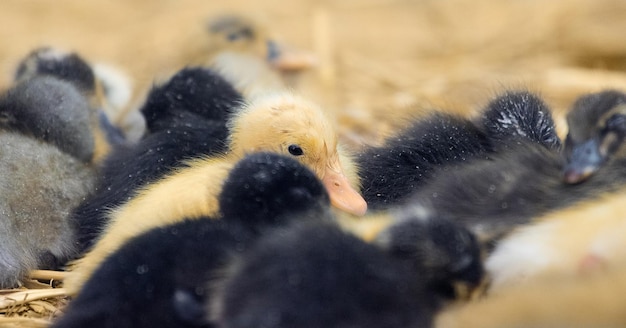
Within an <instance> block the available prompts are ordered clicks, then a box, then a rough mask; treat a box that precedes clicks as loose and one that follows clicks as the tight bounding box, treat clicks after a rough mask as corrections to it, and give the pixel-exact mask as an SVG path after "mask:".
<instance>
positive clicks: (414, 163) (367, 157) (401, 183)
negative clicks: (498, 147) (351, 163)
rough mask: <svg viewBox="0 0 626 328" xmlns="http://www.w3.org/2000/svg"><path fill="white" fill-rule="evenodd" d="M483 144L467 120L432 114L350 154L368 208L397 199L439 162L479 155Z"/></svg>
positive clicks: (484, 149)
mask: <svg viewBox="0 0 626 328" xmlns="http://www.w3.org/2000/svg"><path fill="white" fill-rule="evenodd" d="M488 150H489V144H488V142H487V138H486V137H485V135H484V133H483V132H482V131H481V130H480V129H478V128H477V127H476V126H475V125H474V124H472V123H471V122H470V121H469V120H467V119H464V118H461V117H457V116H453V115H448V114H444V113H433V114H431V115H430V116H427V117H425V118H422V119H420V120H418V121H416V122H414V123H413V124H412V125H411V126H410V127H408V128H407V129H405V130H403V131H402V132H400V133H398V134H397V135H396V136H394V137H390V138H389V139H387V141H386V143H385V144H384V145H383V146H380V147H371V148H366V149H365V150H364V151H363V152H361V153H359V154H358V155H357V157H356V161H357V165H358V167H359V177H360V179H361V186H362V187H361V192H362V194H363V198H365V200H366V201H367V203H368V207H369V209H370V210H380V209H385V208H388V207H390V206H391V205H394V204H397V203H399V202H401V201H402V200H403V199H405V198H406V197H407V196H408V195H409V194H411V192H413V191H414V190H417V189H418V188H419V187H420V186H421V185H422V184H423V183H424V182H425V181H427V180H428V179H430V177H431V176H432V174H433V172H434V171H436V170H437V169H438V168H440V167H443V166H445V165H449V164H453V163H459V162H465V161H467V160H470V159H472V158H484V157H486V153H487V152H488Z"/></svg>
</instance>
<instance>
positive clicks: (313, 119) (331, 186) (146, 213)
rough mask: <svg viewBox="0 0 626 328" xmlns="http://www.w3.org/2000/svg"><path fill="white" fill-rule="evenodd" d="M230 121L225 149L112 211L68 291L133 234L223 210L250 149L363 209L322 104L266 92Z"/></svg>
mask: <svg viewBox="0 0 626 328" xmlns="http://www.w3.org/2000/svg"><path fill="white" fill-rule="evenodd" d="M229 128H230V140H229V145H230V146H229V149H230V150H229V152H228V153H227V154H225V155H223V156H220V157H216V158H198V159H194V160H191V161H189V162H188V165H187V167H184V168H181V169H179V170H178V171H177V172H174V173H172V174H171V175H169V176H167V177H165V178H163V179H162V180H160V181H158V182H156V183H154V184H152V185H149V186H147V187H146V188H145V189H143V190H142V191H139V192H138V194H137V195H136V196H135V197H134V198H133V199H131V200H130V201H129V202H127V203H126V204H124V205H122V206H120V207H119V208H117V209H114V210H113V211H112V212H111V213H110V215H109V217H110V222H109V224H108V225H107V227H106V228H105V231H104V233H103V235H102V237H101V238H100V240H98V242H97V243H96V244H95V246H94V248H93V249H92V250H91V251H90V252H89V253H87V254H86V255H85V257H83V258H82V259H79V260H77V261H76V262H75V263H74V264H73V267H72V269H73V270H72V273H71V274H70V275H69V277H68V278H67V280H66V281H65V286H66V287H67V288H68V290H69V291H70V293H72V294H75V293H77V292H78V291H79V290H80V288H81V286H82V284H83V283H84V282H85V281H86V280H87V279H88V278H89V276H90V275H91V274H92V272H93V271H94V270H95V269H96V268H97V267H98V266H99V265H100V263H101V262H102V261H103V260H104V259H105V258H106V257H108V256H109V255H110V254H111V253H112V252H114V251H115V250H117V249H118V248H119V247H120V245H122V244H123V243H124V242H125V241H127V240H128V239H130V238H132V237H133V236H136V235H138V234H140V233H142V232H145V231H147V230H149V229H151V228H154V227H157V226H163V225H167V224H171V223H174V222H177V221H180V220H181V219H182V218H198V217H201V216H211V217H214V216H216V215H218V213H219V208H218V201H217V196H218V194H219V192H220V190H221V187H222V182H223V181H224V179H225V178H226V176H227V174H228V172H229V170H230V169H231V168H232V167H233V166H234V164H235V163H236V162H237V161H238V160H239V159H241V158H242V157H243V156H244V155H245V154H247V153H251V152H258V151H271V152H276V153H282V154H289V155H291V156H294V157H295V158H297V159H298V160H299V161H300V162H301V163H302V164H304V165H305V166H307V167H309V168H310V169H311V170H313V172H315V174H316V175H317V176H318V177H319V178H320V179H321V180H322V181H323V183H324V185H325V186H326V188H327V190H328V193H329V196H330V199H331V203H332V205H333V206H335V207H336V208H338V209H340V210H343V211H346V212H349V213H351V214H355V215H363V214H365V212H366V210H367V204H366V203H365V200H363V198H362V197H361V195H360V194H359V193H358V192H357V191H356V189H358V177H357V174H356V170H355V168H354V167H353V166H352V164H351V161H350V160H349V159H348V157H347V156H346V155H344V154H343V153H342V151H341V149H340V148H339V147H338V145H337V135H336V132H335V129H334V128H333V126H332V125H331V123H330V122H329V121H328V120H327V118H326V116H325V115H324V113H323V111H322V110H321V109H320V108H319V107H318V106H317V105H315V104H313V103H311V102H308V101H306V100H305V99H303V98H300V97H298V96H295V95H293V94H286V93H279V94H270V95H265V96H263V97H259V98H256V99H254V100H252V101H251V103H250V104H248V105H246V106H243V107H242V108H241V109H240V110H239V111H238V112H237V115H236V116H235V117H234V118H233V119H231V121H230V122H229Z"/></svg>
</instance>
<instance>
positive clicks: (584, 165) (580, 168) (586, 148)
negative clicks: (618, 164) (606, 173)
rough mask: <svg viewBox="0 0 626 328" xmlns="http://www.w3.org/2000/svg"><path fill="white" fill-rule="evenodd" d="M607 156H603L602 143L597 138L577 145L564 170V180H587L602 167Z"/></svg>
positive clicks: (572, 181)
mask: <svg viewBox="0 0 626 328" xmlns="http://www.w3.org/2000/svg"><path fill="white" fill-rule="evenodd" d="M605 158H606V156H603V155H602V153H601V151H600V143H599V142H598V140H596V139H592V140H588V141H586V142H584V143H582V144H580V145H577V146H575V147H574V149H573V150H572V155H571V158H570V159H569V161H568V163H567V164H566V165H565V169H564V170H563V180H564V181H565V182H566V183H569V184H576V183H580V182H583V181H585V180H586V179H587V178H589V176H591V175H592V174H593V173H595V172H596V171H597V170H598V169H600V166H601V165H602V163H604V160H605Z"/></svg>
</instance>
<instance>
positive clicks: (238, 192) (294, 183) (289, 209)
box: [219, 153, 330, 232]
mask: <svg viewBox="0 0 626 328" xmlns="http://www.w3.org/2000/svg"><path fill="white" fill-rule="evenodd" d="M241 186H244V188H242V187H241ZM267 195H272V199H271V201H267V199H266V198H267ZM242 200H246V201H242ZM219 205H220V212H221V213H222V216H223V217H224V220H232V219H236V220H238V221H241V222H242V223H243V224H245V225H246V226H248V227H250V228H252V229H253V230H255V231H258V232H262V231H263V230H264V229H266V228H268V227H275V226H281V225H285V224H287V223H288V222H289V221H291V220H292V219H293V217H292V215H293V213H300V214H299V220H304V219H312V220H314V221H317V220H318V219H319V218H318V217H319V216H326V215H328V214H329V213H326V212H327V211H329V206H330V199H329V197H328V193H327V191H326V188H325V187H324V185H323V184H322V183H320V180H319V179H318V178H317V176H316V175H315V174H313V173H312V172H311V171H310V170H309V169H308V168H306V167H305V166H303V165H302V164H300V163H299V162H297V161H296V160H293V159H292V158H289V157H285V156H282V155H277V154H273V153H257V154H251V155H248V156H247V157H246V158H245V160H241V161H239V162H238V163H237V165H235V167H234V168H233V171H232V173H231V174H229V178H228V180H227V181H226V182H225V183H224V187H223V188H222V192H221V193H220V197H219ZM321 214H323V215H321Z"/></svg>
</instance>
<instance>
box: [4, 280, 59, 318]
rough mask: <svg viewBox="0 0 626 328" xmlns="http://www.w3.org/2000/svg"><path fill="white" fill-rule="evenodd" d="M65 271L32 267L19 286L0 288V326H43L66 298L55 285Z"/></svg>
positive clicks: (56, 312)
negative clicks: (28, 275) (34, 268)
mask: <svg viewBox="0 0 626 328" xmlns="http://www.w3.org/2000/svg"><path fill="white" fill-rule="evenodd" d="M65 275H66V272H61V271H48V270H34V271H32V272H31V274H30V278H31V279H26V280H24V281H23V286H22V287H20V288H15V289H6V290H0V327H27V328H29V327H47V326H49V325H50V322H51V321H52V319H53V318H54V317H56V316H58V315H59V314H61V313H62V309H63V308H64V307H65V306H67V304H68V302H69V298H68V296H67V291H66V290H65V289H64V288H61V287H57V286H58V285H60V282H61V281H62V280H63V278H64V277H65ZM42 281H43V282H47V283H43V282H42Z"/></svg>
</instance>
